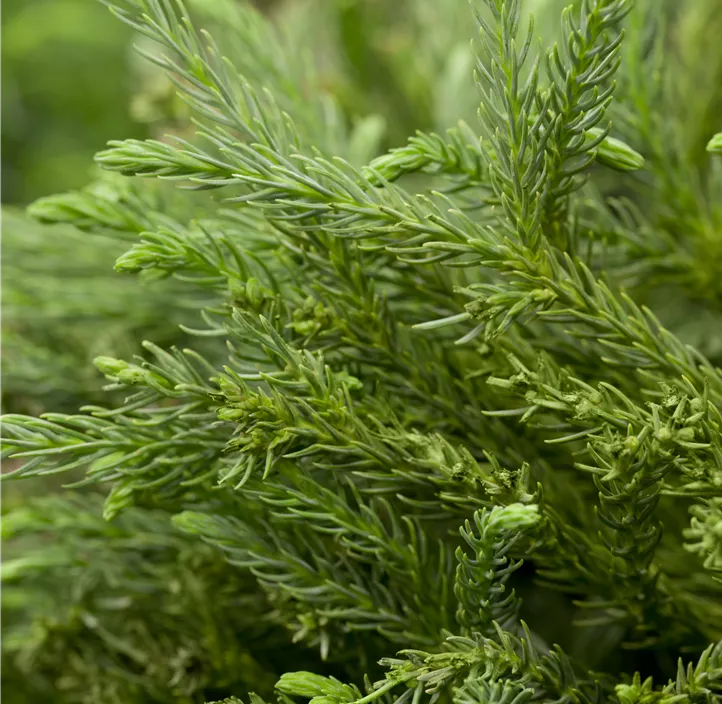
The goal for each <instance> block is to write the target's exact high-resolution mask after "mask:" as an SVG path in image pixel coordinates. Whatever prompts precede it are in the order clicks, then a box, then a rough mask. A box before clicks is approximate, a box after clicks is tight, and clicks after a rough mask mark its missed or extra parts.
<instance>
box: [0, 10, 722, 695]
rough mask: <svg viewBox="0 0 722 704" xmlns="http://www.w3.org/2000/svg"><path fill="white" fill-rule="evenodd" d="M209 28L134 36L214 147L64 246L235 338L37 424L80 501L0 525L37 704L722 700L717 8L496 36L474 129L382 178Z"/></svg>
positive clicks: (186, 354) (262, 50)
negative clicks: (96, 255)
mask: <svg viewBox="0 0 722 704" xmlns="http://www.w3.org/2000/svg"><path fill="white" fill-rule="evenodd" d="M203 4H204V3H200V2H199V3H193V5H192V6H191V7H190V10H191V12H190V14H189V12H188V11H187V10H186V8H184V7H183V6H181V5H180V4H177V3H175V2H174V1H173V0H109V2H108V5H109V6H110V8H111V10H112V11H113V12H114V13H115V14H116V15H117V16H118V17H119V18H120V19H121V20H123V21H125V22H126V23H128V24H130V25H131V26H132V27H133V28H134V29H135V30H136V31H137V32H138V33H140V34H141V35H144V36H145V37H146V38H147V39H148V40H149V42H148V43H147V44H146V45H145V46H146V48H147V52H146V53H147V55H148V58H149V59H150V60H151V61H153V62H155V64H156V65H158V66H160V67H161V68H162V69H163V70H164V71H165V72H166V73H167V76H168V77H169V79H170V80H171V81H172V82H173V84H174V86H175V89H176V90H177V92H178V94H179V96H180V97H181V98H182V99H183V100H185V102H186V104H187V109H188V110H189V111H190V113H191V114H192V116H193V120H194V125H195V131H194V133H193V134H186V133H185V132H187V130H186V131H185V132H184V133H183V134H179V131H178V130H175V134H174V136H171V137H168V138H160V137H159V139H157V140H149V141H144V142H139V141H133V140H130V141H118V142H112V143H111V144H110V145H109V147H108V149H107V150H105V151H103V152H101V153H100V154H99V155H98V156H97V162H98V164H99V165H100V166H101V167H102V168H103V169H105V170H107V171H108V172H116V173H114V174H111V177H110V178H108V179H105V180H102V181H101V183H99V184H95V185H93V186H92V187H90V188H88V189H87V190H85V191H82V192H76V193H71V194H67V195H61V196H57V197H51V198H46V199H43V200H41V201H39V202H37V203H35V204H34V205H33V206H32V208H31V214H32V215H33V216H34V217H35V218H36V219H39V220H41V221H45V222H51V223H64V224H65V225H67V226H70V225H72V226H74V227H75V228H77V229H78V230H81V231H83V232H85V233H86V236H87V237H94V236H102V237H104V238H107V237H113V238H116V239H117V240H120V241H124V242H129V243H130V247H129V248H127V250H126V252H125V253H124V254H122V255H121V256H120V258H119V259H118V260H117V262H116V269H117V270H118V271H119V272H124V273H130V274H138V275H140V276H142V277H143V278H145V279H148V278H150V279H162V278H165V279H172V281H170V282H166V284H168V285H169V286H170V288H166V289H163V290H162V292H163V296H165V295H171V296H173V295H174V294H173V292H175V291H178V293H177V294H175V295H177V309H178V310H181V309H187V308H188V305H189V303H190V304H193V305H195V306H196V308H197V309H198V310H199V313H200V315H199V317H198V318H197V322H196V323H194V324H187V325H186V326H184V328H183V329H184V334H188V335H195V336H197V340H195V341H191V342H190V343H189V346H188V348H187V349H178V348H175V347H169V348H163V347H162V346H161V345H159V344H157V343H158V342H159V340H158V339H156V340H154V341H149V342H146V343H144V351H143V352H142V353H141V354H139V356H138V357H137V358H133V359H117V358H115V357H109V356H107V355H105V356H100V357H98V358H97V359H96V360H95V365H96V367H97V369H98V370H100V372H102V373H103V374H104V375H105V376H106V377H107V379H108V391H109V393H110V394H111V395H110V396H109V398H110V399H111V402H110V403H108V404H106V405H105V406H99V405H91V406H85V407H84V408H82V409H81V410H80V411H79V412H78V413H77V414H71V415H67V414H63V413H46V414H44V415H42V416H41V417H29V416H20V415H6V416H5V418H4V423H3V425H4V431H3V434H4V451H5V456H6V457H10V458H13V461H14V462H15V463H16V465H17V467H18V468H17V469H16V470H15V471H14V472H13V473H12V474H11V475H10V476H19V477H36V478H37V477H43V476H46V475H55V474H65V476H66V477H68V478H69V481H72V482H73V486H74V487H75V490H74V491H73V492H70V491H65V492H61V493H59V494H53V495H49V496H46V497H39V498H37V499H35V500H32V501H25V502H20V503H19V504H18V505H17V507H16V508H12V509H11V510H10V511H9V512H8V513H7V515H6V516H5V519H4V526H3V530H4V535H5V536H6V537H7V539H8V540H7V544H6V561H5V564H4V575H3V576H4V580H5V587H4V593H3V600H4V608H5V612H6V614H5V626H4V630H5V634H4V638H3V655H4V661H5V672H4V677H5V679H6V689H5V694H6V696H7V695H8V694H9V695H10V696H11V697H14V698H15V701H18V702H20V701H41V700H42V701H53V702H55V701H57V702H87V703H88V704H89V703H91V702H92V703H94V704H106V703H107V702H122V703H126V702H127V703H134V702H139V703H140V702H206V701H213V700H221V699H223V698H224V697H226V699H225V700H224V701H226V702H228V704H230V703H232V702H241V701H243V702H250V703H251V704H261V702H263V701H272V700H273V699H274V698H276V699H277V700H278V701H279V702H280V703H281V704H292V702H299V703H300V702H306V701H308V700H310V701H312V702H313V704H368V703H370V702H374V701H379V702H383V703H384V704H407V703H409V704H420V703H421V702H427V701H428V702H430V703H432V702H436V701H443V702H453V703H454V704H476V703H479V704H481V703H482V702H483V703H486V702H490V703H491V702H493V703H495V704H497V703H498V704H502V703H503V704H507V703H508V704H511V703H512V702H514V703H515V704H521V703H522V702H527V701H534V702H558V703H564V704H587V703H592V702H600V703H601V702H617V703H619V704H652V703H655V704H656V703H664V704H673V703H677V702H680V703H681V702H690V703H692V702H717V701H720V700H722V582H721V581H720V573H721V572H722V435H721V433H720V430H721V425H722V371H720V369H719V368H718V367H717V366H716V360H717V359H718V356H719V347H718V346H717V345H718V344H719V332H717V333H716V334H715V333H714V331H712V332H709V331H707V332H705V333H704V335H701V336H700V334H699V330H697V331H695V329H694V326H690V325H689V321H690V320H693V321H697V322H698V325H700V326H704V325H705V324H709V325H712V324H713V323H714V321H718V320H719V317H718V314H719V311H720V307H721V306H720V304H721V301H722V288H721V286H720V280H721V279H720V276H719V262H720V257H721V256H722V206H721V204H720V195H721V194H722V160H721V159H720V158H719V157H717V156H715V154H714V152H720V151H722V137H720V136H719V135H718V136H716V137H715V136H714V134H715V131H716V129H718V128H719V125H715V124H714V122H715V119H716V118H718V117H719V107H720V105H722V81H721V80H720V76H722V54H721V53H720V52H719V49H718V46H717V44H715V41H718V38H719V29H720V26H721V20H720V16H719V13H718V12H717V11H716V10H715V3H714V2H711V1H710V2H702V1H701V0H700V2H698V3H689V4H688V5H689V7H688V8H686V9H680V8H679V7H677V6H676V4H674V3H659V2H657V1H656V0H655V1H652V0H646V1H645V0H638V2H636V3H634V2H632V0H583V1H582V2H580V3H578V5H576V6H573V7H571V8H569V9H567V10H565V11H564V13H563V15H562V21H561V28H560V34H559V41H558V42H557V43H552V44H550V45H549V46H545V45H543V44H540V42H539V41H538V40H537V30H536V29H535V25H534V22H533V18H532V16H531V14H530V13H529V12H528V11H527V9H525V8H522V6H521V4H520V3H519V2H517V1H516V0H476V1H475V2H474V3H473V6H472V11H470V12H469V14H468V20H467V22H466V24H467V26H468V28H469V35H470V36H472V35H474V33H476V39H475V41H474V43H473V54H469V56H473V58H474V61H475V65H476V72H475V79H476V83H477V86H478V96H480V109H479V120H478V122H476V123H471V122H468V121H467V122H459V123H458V124H457V125H455V126H451V125H447V127H449V129H448V131H445V132H441V133H434V132H418V133H416V134H415V135H414V136H412V137H411V138H410V139H409V140H408V142H407V143H406V144H405V145H402V146H399V147H396V148H394V149H392V150H391V151H389V152H388V153H385V154H381V155H377V154H376V145H377V144H379V143H380V142H379V140H380V139H382V137H381V130H382V128H383V119H382V118H381V117H378V118H376V117H370V118H366V119H363V120H359V121H357V122H356V123H355V127H354V128H353V129H348V128H347V126H346V120H345V118H344V113H343V111H342V110H341V108H340V105H339V102H338V100H336V98H335V97H334V96H332V95H328V94H326V93H325V92H324V90H323V86H322V84H321V82H320V81H319V80H318V78H317V75H316V74H315V73H314V69H313V64H314V61H310V62H306V61H304V60H302V55H301V54H300V53H298V51H297V49H298V47H297V46H296V45H295V43H294V42H286V41H284V40H283V39H282V38H281V37H282V35H278V34H277V33H276V31H275V30H274V29H273V28H272V27H271V26H270V25H269V24H268V23H267V22H266V21H265V20H264V19H263V18H262V17H261V16H260V15H258V14H256V12H254V11H252V10H251V9H249V8H247V7H245V6H242V5H241V6H236V5H235V4H233V3H231V2H228V3H225V2H223V3H218V4H217V5H214V6H213V7H214V11H210V10H209V8H208V7H206V8H205V9H203V8H200V6H201V5H203ZM312 5H313V3H312ZM418 5H419V7H421V6H422V5H424V6H425V7H426V8H427V9H429V8H430V7H431V4H426V5H425V4H424V3H423V2H422V1H421V0H418ZM439 5H440V6H441V5H443V6H444V7H446V5H448V6H449V7H451V6H453V7H454V9H453V10H452V9H450V10H449V17H450V18H451V17H454V18H456V14H455V12H456V9H457V4H456V3H455V2H450V3H440V4H439ZM685 5H687V4H685ZM352 6H354V4H353V3H351V4H349V5H346V6H344V7H343V8H341V9H339V13H340V17H341V20H342V21H340V25H341V26H342V27H343V26H346V25H345V24H344V23H348V21H349V18H348V17H347V16H346V15H344V12H347V11H348V8H349V7H352ZM356 7H357V8H358V6H356ZM202 9H203V11H201V10H202ZM542 10H543V7H542V6H541V4H540V11H542ZM547 11H548V8H547ZM204 13H205V14H204ZM435 17H437V19H438V20H439V22H443V19H444V12H441V13H438V12H437V15H435ZM206 22H207V24H208V25H209V26H212V28H213V32H206V31H204V30H203V29H202V25H203V26H205V24H204V23H206ZM346 32H347V33H348V27H346ZM693 37H694V42H693V41H692V38H693ZM705 42H706V43H705ZM692 44H695V46H692ZM705 47H706V49H707V50H705ZM416 50H417V51H419V52H423V51H424V50H425V47H424V46H419V47H417V49H416ZM438 51H439V50H438V47H437V52H438ZM715 51H716V53H715ZM361 53H362V55H364V56H365V55H366V54H364V52H361ZM441 53H443V52H441ZM437 55H438V53H437ZM430 56H431V55H430ZM672 57H675V58H672ZM429 63H433V61H432V60H431V59H430V61H429ZM442 63H443V62H442ZM455 65H459V66H462V67H463V61H461V60H459V61H458V62H456V64H455ZM417 68H418V67H417ZM424 70H426V69H419V70H418V71H417V72H416V71H413V72H412V70H411V68H410V69H409V71H410V72H411V73H413V75H414V76H418V75H423V74H424ZM433 70H434V71H436V69H433ZM429 71H430V72H433V71H431V69H429ZM437 73H438V71H437ZM441 73H442V74H443V71H442V72H441ZM399 75H403V74H399ZM381 78H382V79H383V80H391V78H392V76H388V75H387V76H382V77H381ZM360 82H361V83H362V82H363V81H360ZM412 83H413V82H412ZM452 84H453V82H452ZM456 85H458V86H460V87H461V86H463V81H459V82H457V84H456ZM460 89H461V88H460ZM359 90H360V91H361V89H359ZM409 90H410V91H411V92H413V90H412V89H411V88H409ZM396 97H397V98H398V99H399V100H401V98H400V97H399V96H396ZM466 98H468V96H465V99H466ZM419 100H420V104H423V102H424V101H423V100H422V99H419ZM371 102H372V103H373V100H371ZM402 102H403V101H402ZM461 102H463V101H461ZM404 104H406V103H404ZM427 107H428V106H427ZM429 110H430V111H431V112H433V110H432V109H431V108H429ZM347 111H348V107H347ZM444 114H445V113H444V112H443V111H441V112H440V113H439V112H437V115H444ZM427 118H428V119H429V120H430V119H431V118H429V113H427ZM400 119H401V118H400ZM440 120H441V121H443V117H441V118H440ZM427 122H428V120H427ZM397 127H398V126H397ZM118 173H119V174H122V175H125V176H134V177H139V178H135V179H133V180H132V181H130V184H131V185H130V186H129V185H128V184H127V183H126V181H125V180H124V179H120V178H119V177H118ZM169 292H170V293H169ZM101 294H102V295H103V296H107V297H108V298H109V299H114V297H115V296H116V293H115V292H112V291H110V290H106V288H102V289H101V290H100V291H99V292H98V295H99V296H100V295H101ZM117 295H122V294H120V293H119V294H117ZM148 295H151V294H150V293H149V294H148ZM150 300H153V299H150ZM144 304H146V305H147V304H148V299H146V300H145V301H144ZM158 306H159V307H163V309H165V308H164V307H165V306H167V309H168V310H169V311H170V310H175V309H174V307H173V304H172V303H166V302H161V299H159V302H158ZM655 311H656V312H655ZM132 312H133V313H135V312H136V311H132ZM130 314H131V311H128V315H130ZM707 321H709V323H708V322H707ZM695 335H696V336H697V338H696V339H697V341H698V343H699V344H697V345H693V344H691V342H693V341H694V340H695ZM148 336H149V337H150V338H151V340H152V338H153V335H152V331H151V333H150V334H149V335H148ZM114 400H117V402H113V401H114ZM34 481H35V482H38V481H39V480H38V479H35V480H34ZM8 690H9V691H8ZM23 697H25V698H23Z"/></svg>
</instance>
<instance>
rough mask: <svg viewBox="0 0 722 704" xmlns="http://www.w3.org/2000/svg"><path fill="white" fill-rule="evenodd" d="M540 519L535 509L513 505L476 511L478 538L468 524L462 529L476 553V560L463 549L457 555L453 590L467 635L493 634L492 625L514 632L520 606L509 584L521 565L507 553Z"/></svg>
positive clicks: (459, 615)
mask: <svg viewBox="0 0 722 704" xmlns="http://www.w3.org/2000/svg"><path fill="white" fill-rule="evenodd" d="M538 520H539V514H538V512H537V507H536V506H534V505H532V506H522V505H521V504H511V505H509V506H506V507H504V508H499V507H498V506H497V507H494V508H493V509H492V510H491V512H489V513H487V512H486V511H483V512H480V511H477V512H476V513H475V514H474V523H475V524H476V529H477V531H478V533H479V535H478V537H477V536H476V535H475V534H474V533H473V531H472V527H471V524H470V523H469V521H467V522H466V525H465V526H464V528H462V530H461V536H462V537H463V538H464V540H465V541H466V542H467V543H468V544H469V546H470V547H471V548H472V550H473V551H474V552H475V557H473V558H470V557H469V556H468V555H466V554H465V553H464V552H463V550H462V549H461V548H458V549H457V553H456V559H457V560H458V562H459V565H458V567H457V570H456V586H455V588H454V592H455V594H456V598H457V599H458V600H459V609H458V612H457V620H458V621H459V624H460V625H461V626H463V627H464V629H465V631H466V632H467V633H468V632H470V631H476V630H477V629H478V630H479V631H480V632H482V633H484V634H490V633H491V632H492V631H493V626H492V624H493V623H498V624H499V625H500V626H501V627H502V628H504V629H505V630H513V628H514V622H515V620H516V615H517V612H518V608H519V604H518V601H517V599H516V595H515V594H514V590H511V592H509V593H508V594H507V593H506V583H507V581H508V580H509V577H510V576H511V574H512V573H513V572H514V571H515V570H517V569H518V568H519V567H520V566H521V562H514V561H513V560H510V559H509V558H508V557H507V554H508V553H509V551H510V550H511V548H512V547H513V545H514V543H515V542H517V541H518V540H519V538H520V537H521V535H522V534H523V532H524V531H526V530H528V529H529V528H532V527H533V526H534V525H535V524H536V523H537V522H538Z"/></svg>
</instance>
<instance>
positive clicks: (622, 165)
mask: <svg viewBox="0 0 722 704" xmlns="http://www.w3.org/2000/svg"><path fill="white" fill-rule="evenodd" d="M602 131H603V130H600V129H599V128H598V127H595V128H593V129H591V130H588V132H587V138H588V139H598V138H599V136H600V135H601V134H602ZM596 152H597V161H598V162H599V163H600V164H604V165H605V166H609V167H610V168H612V169H616V170H617V171H637V170H638V169H641V168H642V167H643V166H644V157H643V156H642V155H641V154H640V153H639V152H637V151H635V150H634V149H632V147H630V146H629V145H628V144H625V143H624V142H622V140H620V139H615V138H614V137H609V136H607V137H605V138H604V139H603V140H602V142H601V144H599V145H598V146H597V148H596Z"/></svg>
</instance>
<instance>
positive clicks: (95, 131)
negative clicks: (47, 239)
mask: <svg viewBox="0 0 722 704" xmlns="http://www.w3.org/2000/svg"><path fill="white" fill-rule="evenodd" d="M129 40H130V31H129V30H128V29H127V28H126V27H124V26H123V25H122V24H121V23H120V22H118V20H117V19H115V18H114V17H113V16H112V15H111V14H110V12H109V11H108V10H107V8H105V7H104V6H103V5H101V4H100V2H93V1H92V0H4V2H3V4H2V53H3V56H2V116H3V120H2V175H3V179H2V202H3V203H4V204H7V203H12V204H26V203H28V202H30V201H32V200H33V199H35V198H37V197H39V196H42V195H46V194H48V193H53V192H55V191H58V190H67V189H71V188H77V187H80V186H82V185H84V184H85V183H86V182H87V181H88V174H89V169H90V167H91V166H92V163H93V162H92V157H93V154H94V152H96V151H97V150H99V149H101V148H102V146H103V145H104V143H105V142H106V141H107V140H108V139H110V138H112V137H118V136H129V137H130V136H135V137H142V136H143V135H144V133H145V128H144V127H143V126H142V125H140V124H139V123H137V122H134V121H133V120H132V119H131V115H130V95H131V94H132V91H133V84H132V83H133V79H132V76H131V73H130V71H129V62H128V54H129Z"/></svg>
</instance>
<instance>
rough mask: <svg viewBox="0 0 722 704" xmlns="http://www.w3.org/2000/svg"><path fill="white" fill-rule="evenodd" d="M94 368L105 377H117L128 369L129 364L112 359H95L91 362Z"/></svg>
mask: <svg viewBox="0 0 722 704" xmlns="http://www.w3.org/2000/svg"><path fill="white" fill-rule="evenodd" d="M93 364H94V365H95V368H96V369H97V370H98V371H99V372H100V373H101V374H104V375H105V376H112V377H117V376H119V375H120V374H121V372H123V371H125V370H126V369H128V367H129V366H131V365H130V364H128V362H125V361H124V360H122V359H115V358H113V357H96V358H95V359H94V360H93Z"/></svg>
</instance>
